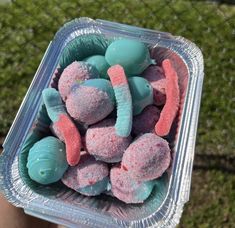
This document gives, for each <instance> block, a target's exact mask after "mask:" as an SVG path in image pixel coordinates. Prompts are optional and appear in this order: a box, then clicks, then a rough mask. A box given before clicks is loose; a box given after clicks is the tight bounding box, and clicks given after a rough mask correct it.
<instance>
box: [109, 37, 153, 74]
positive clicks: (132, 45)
mask: <svg viewBox="0 0 235 228" xmlns="http://www.w3.org/2000/svg"><path fill="white" fill-rule="evenodd" d="M105 59H106V61H107V62H108V63H109V65H111V66H113V65H116V64H119V65H121V66H122V67H123V68H124V70H125V73H126V74H127V75H138V74H140V73H142V72H143V71H144V70H145V69H146V68H147V67H148V66H149V65H150V64H156V63H155V60H153V59H151V58H150V55H149V50H148V48H147V46H146V45H145V44H144V43H142V42H139V41H136V40H129V39H120V40H116V41H114V42H112V43H111V44H110V45H109V46H108V48H107V50H106V53H105Z"/></svg>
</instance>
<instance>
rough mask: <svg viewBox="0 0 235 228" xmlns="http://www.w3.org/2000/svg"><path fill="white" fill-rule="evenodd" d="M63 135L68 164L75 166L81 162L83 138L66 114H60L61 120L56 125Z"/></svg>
mask: <svg viewBox="0 0 235 228" xmlns="http://www.w3.org/2000/svg"><path fill="white" fill-rule="evenodd" d="M54 124H55V127H56V128H57V130H58V131H59V132H60V134H61V135H62V137H63V139H64V142H65V146H66V157H67V162H68V164H69V165H70V166H75V165H77V164H78V162H79V160H80V150H81V136H80V133H79V131H78V130H77V128H76V126H75V125H74V123H73V122H72V121H71V119H70V118H69V117H68V116H67V115H66V114H60V115H59V120H58V121H57V122H55V123H54Z"/></svg>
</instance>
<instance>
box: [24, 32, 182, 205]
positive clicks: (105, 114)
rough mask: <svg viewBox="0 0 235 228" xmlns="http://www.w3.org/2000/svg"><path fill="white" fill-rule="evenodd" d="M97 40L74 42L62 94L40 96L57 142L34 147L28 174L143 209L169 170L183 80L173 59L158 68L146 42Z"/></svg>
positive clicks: (50, 140) (64, 68)
mask: <svg viewBox="0 0 235 228" xmlns="http://www.w3.org/2000/svg"><path fill="white" fill-rule="evenodd" d="M93 39H94V40H93V41H92V42H91V40H88V41H87V43H86V39H84V40H79V41H73V42H72V43H70V46H71V47H72V48H73V49H72V50H73V52H74V54H73V55H72V54H70V53H69V52H68V53H67V56H66V58H65V57H64V59H63V63H62V64H61V69H62V70H61V75H60V78H59V81H58V90H57V89H55V88H46V89H44V90H43V92H42V98H43V103H44V105H45V107H46V110H47V114H48V116H49V118H50V119H51V122H52V123H51V127H50V128H51V132H52V133H53V136H47V137H45V138H43V139H41V140H40V141H38V142H36V143H35V144H34V145H33V146H32V148H31V149H30V151H29V156H28V162H27V168H28V173H29V176H30V178H31V179H32V180H34V181H36V182H38V183H40V184H43V185H47V184H51V183H54V182H57V181H58V180H61V181H62V182H63V183H64V184H65V185H66V186H68V187H69V188H71V189H74V190H75V191H77V192H79V193H81V194H84V195H86V196H96V195H99V194H101V193H105V192H110V191H111V194H112V195H113V196H115V197H116V198H118V199H120V200H121V201H124V202H126V203H142V202H143V201H144V200H145V199H147V198H148V196H149V195H150V194H151V192H152V189H153V187H154V185H155V183H156V179H157V178H159V177H160V176H161V175H162V174H163V173H164V172H165V171H166V169H167V168H168V167H169V165H170V160H171V151H170V148H169V145H168V142H167V141H166V140H165V139H164V138H162V137H164V136H167V135H168V134H169V132H170V129H171V126H172V122H173V120H174V118H175V117H176V114H177V111H178V107H179V96H180V94H179V88H178V76H177V73H176V71H175V70H174V68H173V65H172V63H171V61H170V60H169V59H165V60H163V62H162V63H158V65H157V64H156V62H155V60H153V59H151V58H150V54H149V49H148V48H147V46H146V45H145V44H144V43H141V42H139V41H136V40H129V39H117V40H114V41H112V42H110V43H109V45H107V46H106V45H105V43H104V42H103V40H99V37H97V36H94V37H93ZM76 42H77V43H76ZM78 42H80V43H81V44H82V45H83V49H82V50H80V49H79V48H78V49H76V48H77V46H76V45H77V44H78ZM84 43H85V44H86V45H85V46H86V48H87V52H85V48H84ZM75 46H76V48H75ZM92 48H93V50H94V51H93V52H92V51H91V50H92ZM75 49H76V50H75ZM79 51H81V52H80V54H78V53H77V52H79ZM81 56H82V59H81Z"/></svg>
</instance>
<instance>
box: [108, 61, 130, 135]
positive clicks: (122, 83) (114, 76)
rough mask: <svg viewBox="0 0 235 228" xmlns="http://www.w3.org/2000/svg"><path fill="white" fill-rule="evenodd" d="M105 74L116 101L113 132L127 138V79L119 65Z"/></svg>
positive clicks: (128, 133) (128, 115)
mask: <svg viewBox="0 0 235 228" xmlns="http://www.w3.org/2000/svg"><path fill="white" fill-rule="evenodd" d="M107 73H108V75H109V78H110V80H111V84H112V86H113V90H114V94H115V98H116V101H117V120H116V124H115V130H116V133H117V135H119V136H121V137H127V136H129V135H130V133H131V128H132V98H131V93H130V89H129V85H128V81H127V77H126V75H125V72H124V69H123V67H122V66H120V65H114V66H112V67H110V68H109V69H108V72H107Z"/></svg>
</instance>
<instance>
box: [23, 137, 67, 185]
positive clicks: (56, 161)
mask: <svg viewBox="0 0 235 228" xmlns="http://www.w3.org/2000/svg"><path fill="white" fill-rule="evenodd" d="M27 168H28V173H29V176H30V178H31V179H32V180H34V181H36V182H38V183H40V184H44V185H46V184H51V183H54V182H57V181H58V180H60V179H61V177H62V176H63V174H64V172H65V171H66V169H67V168H68V163H67V161H66V155H65V146H64V144H63V143H62V142H61V141H60V140H59V139H57V138H55V137H52V136H48V137H46V138H43V139H41V140H40V141H38V142H36V143H35V144H34V145H33V147H32V148H31V149H30V150H29V155H28V161H27Z"/></svg>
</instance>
